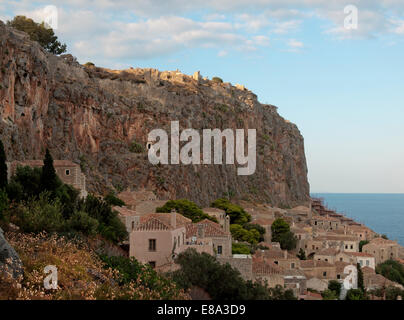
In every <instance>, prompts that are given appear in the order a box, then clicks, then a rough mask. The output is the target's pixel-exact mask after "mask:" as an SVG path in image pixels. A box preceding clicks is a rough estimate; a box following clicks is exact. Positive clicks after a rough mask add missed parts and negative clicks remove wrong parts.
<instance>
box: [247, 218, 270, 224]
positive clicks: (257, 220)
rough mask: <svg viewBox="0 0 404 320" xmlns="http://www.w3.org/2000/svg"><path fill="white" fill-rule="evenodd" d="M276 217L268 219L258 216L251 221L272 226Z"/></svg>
mask: <svg viewBox="0 0 404 320" xmlns="http://www.w3.org/2000/svg"><path fill="white" fill-rule="evenodd" d="M274 221H275V219H268V218H258V219H255V220H253V221H252V222H251V223H255V224H259V225H261V226H272V223H274Z"/></svg>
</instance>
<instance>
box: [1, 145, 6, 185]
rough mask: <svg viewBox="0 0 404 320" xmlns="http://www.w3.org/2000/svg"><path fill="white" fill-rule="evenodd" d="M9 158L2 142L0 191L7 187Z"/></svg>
mask: <svg viewBox="0 0 404 320" xmlns="http://www.w3.org/2000/svg"><path fill="white" fill-rule="evenodd" d="M6 161H7V157H6V152H5V151H4V145H3V142H2V141H1V140H0V190H1V189H4V188H6V187H7V178H8V175H7V164H6Z"/></svg>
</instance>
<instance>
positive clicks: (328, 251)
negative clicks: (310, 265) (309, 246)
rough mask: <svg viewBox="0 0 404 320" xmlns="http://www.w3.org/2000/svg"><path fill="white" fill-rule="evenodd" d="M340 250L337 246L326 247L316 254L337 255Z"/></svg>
mask: <svg viewBox="0 0 404 320" xmlns="http://www.w3.org/2000/svg"><path fill="white" fill-rule="evenodd" d="M338 252H339V250H337V249H335V248H324V249H321V250H319V251H317V252H316V255H323V256H335V255H336V254H337V253H338Z"/></svg>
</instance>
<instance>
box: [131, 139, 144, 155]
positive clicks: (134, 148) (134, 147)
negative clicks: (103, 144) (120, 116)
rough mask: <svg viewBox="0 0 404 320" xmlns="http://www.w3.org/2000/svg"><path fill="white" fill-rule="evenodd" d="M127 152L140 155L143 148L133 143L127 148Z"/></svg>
mask: <svg viewBox="0 0 404 320" xmlns="http://www.w3.org/2000/svg"><path fill="white" fill-rule="evenodd" d="M129 151H130V152H133V153H142V152H143V151H144V148H143V146H142V145H141V144H140V143H137V142H135V141H133V142H132V143H131V145H130V146H129Z"/></svg>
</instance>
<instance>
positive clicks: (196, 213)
mask: <svg viewBox="0 0 404 320" xmlns="http://www.w3.org/2000/svg"><path fill="white" fill-rule="evenodd" d="M173 209H175V210H176V211H177V212H178V213H180V214H182V215H183V216H184V217H186V218H188V219H191V220H192V222H194V223H195V222H199V221H202V220H205V219H208V220H211V221H213V222H216V223H217V222H218V221H217V219H216V218H215V217H211V216H209V215H207V214H206V213H204V212H203V211H202V209H201V208H200V207H198V206H197V205H196V203H194V202H192V201H189V200H186V199H179V200H169V201H167V202H166V203H165V204H164V206H162V207H158V208H156V212H159V213H164V212H166V213H168V212H171V211H172V210H173Z"/></svg>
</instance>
